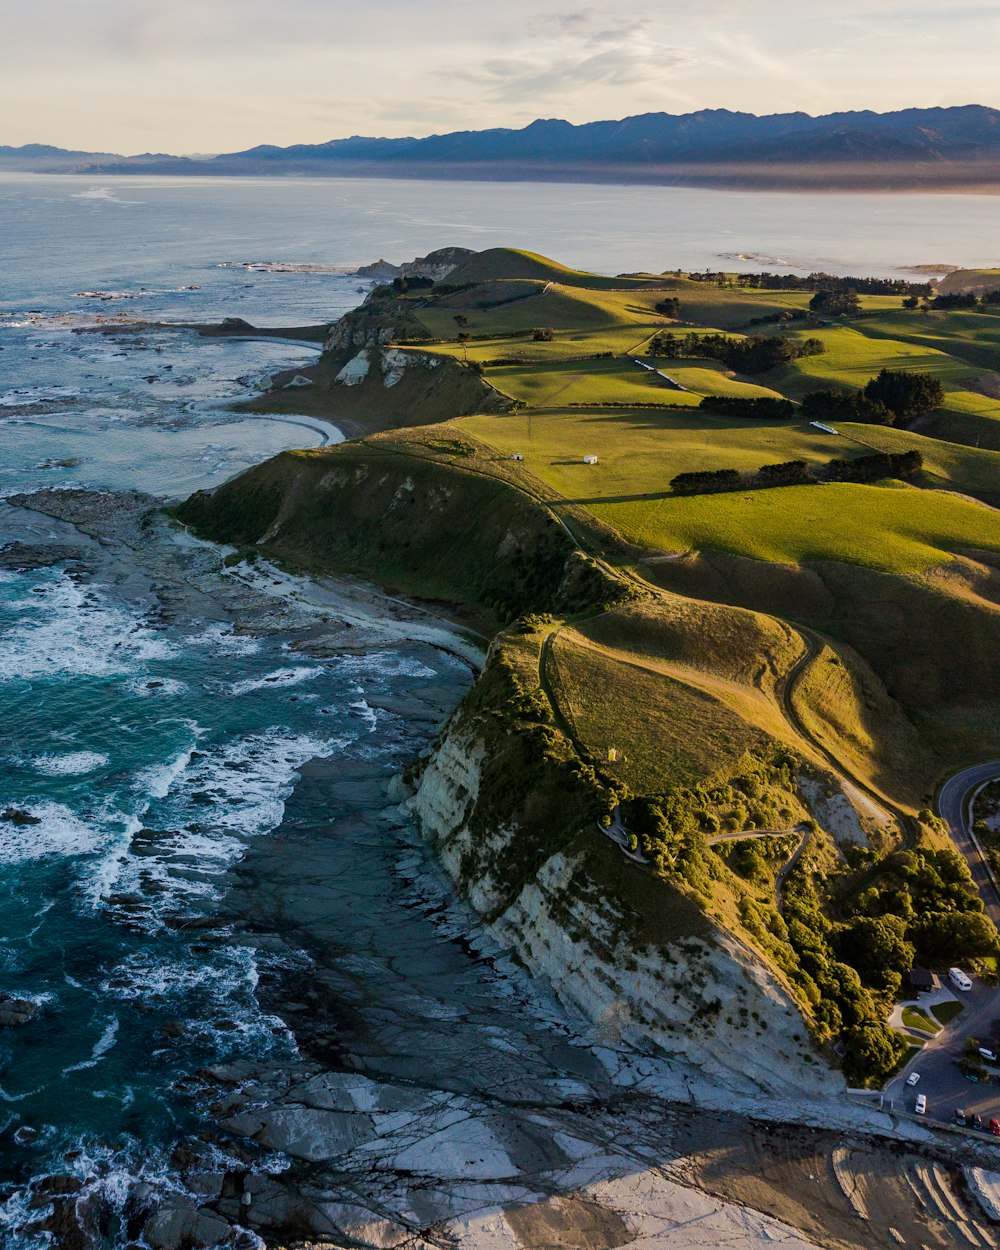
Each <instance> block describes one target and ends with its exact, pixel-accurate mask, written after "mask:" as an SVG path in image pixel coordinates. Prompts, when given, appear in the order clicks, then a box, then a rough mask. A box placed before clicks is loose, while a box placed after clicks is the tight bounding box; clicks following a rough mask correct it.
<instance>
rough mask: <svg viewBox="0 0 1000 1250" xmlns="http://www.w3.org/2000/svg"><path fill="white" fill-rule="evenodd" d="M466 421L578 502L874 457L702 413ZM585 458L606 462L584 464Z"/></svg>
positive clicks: (563, 411) (554, 414) (802, 433)
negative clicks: (705, 477) (715, 472)
mask: <svg viewBox="0 0 1000 1250" xmlns="http://www.w3.org/2000/svg"><path fill="white" fill-rule="evenodd" d="M458 424H459V425H460V427H461V428H462V429H464V430H467V431H468V432H469V433H470V434H471V435H473V437H475V438H477V439H479V440H481V441H482V442H484V443H488V444H490V445H491V446H493V447H496V448H497V449H498V450H499V451H501V452H503V453H505V454H507V455H510V454H513V453H514V452H519V453H521V454H522V455H523V456H524V465H525V468H526V469H528V470H529V471H530V472H532V473H534V474H535V475H536V476H537V477H539V478H541V479H542V481H544V482H546V483H547V484H548V485H549V486H551V487H552V489H553V490H555V491H558V492H559V493H560V494H562V495H566V496H567V497H568V498H571V499H581V498H582V499H609V498H614V497H622V498H638V497H641V496H643V495H654V494H662V493H665V492H667V491H669V489H670V485H669V484H670V479H671V478H672V477H674V476H675V475H676V474H678V473H688V472H692V471H695V470H700V469H738V470H739V471H741V472H747V473H750V472H753V471H755V470H756V469H759V468H760V467H761V465H763V464H776V463H779V462H781V461H785V460H806V461H808V462H809V463H811V464H819V463H825V462H826V461H827V460H829V459H831V458H832V457H833V456H847V457H852V456H854V455H863V454H865V453H866V452H867V448H864V447H860V446H858V445H857V444H854V443H850V442H847V441H846V440H845V439H842V438H837V437H836V436H834V435H832V434H824V433H823V432H822V431H821V430H816V429H813V428H812V427H811V426H810V425H809V424H808V423H807V422H795V423H792V422H783V421H781V422H755V421H746V420H741V419H739V418H735V417H723V416H713V415H709V414H707V413H703V412H701V411H700V410H698V409H693V410H685V411H669V410H667V411H657V410H656V409H648V408H647V409H641V410H640V409H604V410H601V409H572V408H558V409H553V410H547V411H545V412H533V411H532V410H531V409H524V410H522V411H521V412H514V413H502V414H497V415H477V416H473V417H464V418H462V419H461V420H460V421H459V422H458ZM923 441H927V440H923ZM585 455H596V456H598V457H599V463H598V464H597V465H593V466H592V465H585V464H583V457H584V456H585ZM803 489H806V488H803Z"/></svg>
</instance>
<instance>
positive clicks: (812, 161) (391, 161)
mask: <svg viewBox="0 0 1000 1250" xmlns="http://www.w3.org/2000/svg"><path fill="white" fill-rule="evenodd" d="M0 168H5V169H19V170H24V171H31V172H40V173H57V172H58V173H80V174H90V175H96V174H100V175H104V174H184V175H192V174H195V175H202V176H208V175H240V174H242V175H247V174H252V175H260V174H320V175H338V174H343V175H347V174H353V175H358V174H362V175H378V174H383V175H391V176H408V177H421V176H422V177H453V178H455V177H457V178H527V179H549V178H557V179H575V178H580V177H584V178H597V179H602V180H603V179H609V180H610V179H613V180H628V181H651V182H681V183H692V182H693V183H719V184H724V183H727V184H747V185H816V186H818V187H819V186H826V185H834V184H836V185H852V184H854V183H857V184H858V185H866V186H867V185H882V184H884V185H886V186H908V185H914V186H918V185H930V186H948V185H959V184H968V185H977V186H983V185H993V184H998V185H1000V110H997V109H991V108H985V107H983V106H980V105H969V106H966V107H961V108H932V109H903V110H901V111H898V112H894V113H873V112H848V113H831V114H828V115H827V116H825V117H810V116H809V115H808V114H807V113H779V114H774V115H772V116H767V117H757V116H755V115H754V114H751V113H733V112H729V111H728V110H725V109H705V110H702V111H701V112H697V113H686V114H683V115H681V116H675V115H672V114H669V113H646V114H643V115H641V116H637V117H626V118H623V119H622V120H621V121H606V122H588V123H585V124H583V125H579V126H575V125H573V124H572V123H570V122H566V121H559V120H539V121H534V122H532V123H531V124H530V125H528V126H525V127H524V128H523V129H521V130H509V129H493V130H465V131H456V132H454V133H451V134H443V135H431V136H429V137H428V138H424V139H414V138H406V139H378V138H365V137H361V136H355V137H353V138H350V139H333V140H331V141H330V142H328V143H302V144H293V145H292V146H290V147H284V148H282V147H273V146H271V145H267V144H264V145H261V146H259V147H254V148H248V149H247V150H246V151H243V152H228V153H224V154H222V155H219V156H212V157H187V156H169V155H165V154H161V153H155V154H154V153H146V154H144V155H142V156H130V157H125V156H117V155H114V154H110V153H103V152H71V151H65V150H64V149H62V148H55V147H49V146H47V145H45V144H29V145H27V146H26V147H21V148H11V147H0Z"/></svg>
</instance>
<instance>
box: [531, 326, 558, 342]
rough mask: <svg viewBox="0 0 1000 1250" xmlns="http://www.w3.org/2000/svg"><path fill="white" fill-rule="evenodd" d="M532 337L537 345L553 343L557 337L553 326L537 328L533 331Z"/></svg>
mask: <svg viewBox="0 0 1000 1250" xmlns="http://www.w3.org/2000/svg"><path fill="white" fill-rule="evenodd" d="M531 337H532V338H533V339H534V340H535V342H536V343H551V342H552V340H553V339H554V338H555V337H556V332H555V330H553V329H552V327H551V326H536V327H535V329H534V330H532V331H531Z"/></svg>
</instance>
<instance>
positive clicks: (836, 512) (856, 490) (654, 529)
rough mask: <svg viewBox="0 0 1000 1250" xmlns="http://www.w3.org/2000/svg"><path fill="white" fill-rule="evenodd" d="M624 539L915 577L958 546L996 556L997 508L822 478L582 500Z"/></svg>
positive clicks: (999, 547)
mask: <svg viewBox="0 0 1000 1250" xmlns="http://www.w3.org/2000/svg"><path fill="white" fill-rule="evenodd" d="M591 507H592V508H593V511H594V512H595V514H596V515H597V516H598V517H599V518H600V519H601V520H602V521H604V522H605V523H606V524H608V525H611V526H613V527H614V528H615V529H617V530H618V531H619V532H620V533H622V534H623V535H624V536H625V537H626V538H627V539H628V540H629V541H631V542H634V543H636V544H637V545H639V546H642V547H647V548H657V549H660V550H662V551H668V552H670V551H691V550H698V549H701V548H706V547H707V548H713V549H716V550H721V551H728V552H732V553H733V554H735V555H741V556H749V557H751V558H752V559H755V560H767V561H774V562H778V563H781V564H802V563H809V562H813V561H818V560H840V561H846V562H848V563H850V564H862V565H865V566H867V567H869V568H873V569H881V570H884V571H886V572H892V573H900V574H909V573H919V572H922V571H923V570H926V569H929V568H933V567H934V566H935V565H938V564H941V563H943V562H946V561H947V560H948V559H949V558H950V556H951V554H952V553H954V552H957V551H959V550H961V549H969V548H980V549H982V550H985V551H989V552H1000V513H996V512H995V511H994V510H993V509H987V508H986V507H984V506H982V505H979V504H976V503H969V502H967V501H965V500H963V499H958V498H956V497H955V496H954V495H948V494H944V493H943V492H942V493H937V492H931V491H922V490H917V489H916V488H914V487H910V486H903V485H901V484H899V485H892V486H861V485H856V484H853V483H828V484H826V485H823V486H788V487H781V488H778V489H774V490H757V491H750V492H740V491H736V492H733V493H730V494H724V495H700V496H695V497H693V498H684V499H660V500H643V499H640V500H634V501H621V502H619V501H612V500H600V501H595V502H594V503H592V504H591Z"/></svg>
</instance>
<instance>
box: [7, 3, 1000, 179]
mask: <svg viewBox="0 0 1000 1250" xmlns="http://www.w3.org/2000/svg"><path fill="white" fill-rule="evenodd" d="M998 62H1000V3H998V2H997V0H980V2H975V0H973V2H969V3H966V2H965V0H821V2H817V0H615V2H614V3H607V2H606V0H605V3H602V4H595V5H588V4H586V3H584V4H582V5H575V6H574V5H572V4H569V3H566V0H502V2H501V0H377V2H375V0H0V144H13V145H19V144H23V143H53V144H56V145H58V146H60V147H66V148H79V149H83V150H88V151H113V152H123V153H127V154H132V153H136V152H148V151H153V152H157V151H159V152H173V153H202V154H204V153H212V152H225V151H236V150H239V149H242V148H246V147H249V146H252V145H254V144H257V143H276V144H289V143H319V142H323V141H325V140H327V139H333V138H342V137H345V136H347V135H352V134H367V135H372V134H377V135H426V134H432V133H440V132H442V131H449V130H465V129H483V128H486V127H489V126H512V127H519V126H523V125H526V124H527V123H528V122H530V121H532V120H534V119H535V118H536V117H563V118H567V119H568V120H569V121H573V122H584V121H594V120H598V119H605V118H615V117H625V116H629V115H630V114H635V113H645V112H654V111H665V112H671V113H677V112H689V111H693V110H696V109H701V108H728V109H737V110H743V111H746V112H753V113H775V112H790V111H793V110H803V111H805V112H808V113H814V114H815V113H825V112H832V111H839V110H841V109H848V108H871V109H876V110H879V111H885V110H889V109H894V108H905V107H910V106H919V107H928V106H932V105H953V104H987V105H992V106H1000V74H998V73H997V64H998Z"/></svg>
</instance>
